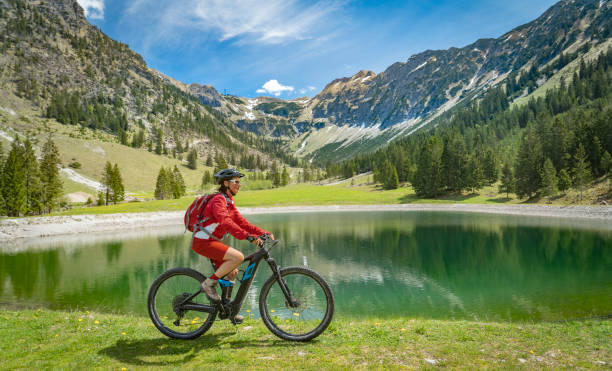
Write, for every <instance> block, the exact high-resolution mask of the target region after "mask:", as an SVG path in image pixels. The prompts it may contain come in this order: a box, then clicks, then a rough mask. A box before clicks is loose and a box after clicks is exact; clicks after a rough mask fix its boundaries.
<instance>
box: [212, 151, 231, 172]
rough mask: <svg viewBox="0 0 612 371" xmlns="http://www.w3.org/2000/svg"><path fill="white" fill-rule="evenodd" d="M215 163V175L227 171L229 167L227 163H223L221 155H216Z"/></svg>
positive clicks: (223, 159)
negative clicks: (220, 171)
mask: <svg viewBox="0 0 612 371" xmlns="http://www.w3.org/2000/svg"><path fill="white" fill-rule="evenodd" d="M215 162H216V164H217V166H216V167H215V173H216V172H218V171H219V170H223V169H227V168H228V167H229V166H227V162H226V161H225V158H224V157H223V156H221V155H217V158H216V160H215Z"/></svg>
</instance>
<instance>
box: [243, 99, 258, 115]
mask: <svg viewBox="0 0 612 371" xmlns="http://www.w3.org/2000/svg"><path fill="white" fill-rule="evenodd" d="M256 105H257V99H249V104H247V105H246V106H245V108H246V109H247V110H246V112H245V113H244V119H246V120H255V114H254V113H253V107H255V106H256Z"/></svg>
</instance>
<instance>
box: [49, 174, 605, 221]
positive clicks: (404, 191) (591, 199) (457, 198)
mask: <svg viewBox="0 0 612 371" xmlns="http://www.w3.org/2000/svg"><path fill="white" fill-rule="evenodd" d="M370 182H371V175H365V176H360V177H356V178H355V181H353V182H352V181H351V179H349V180H345V181H342V182H341V183H340V184H335V185H327V186H325V185H318V184H312V183H309V184H303V183H302V184H292V185H289V186H287V187H281V188H273V189H265V190H255V191H241V192H240V193H239V194H238V195H237V196H236V203H237V204H238V206H239V207H283V206H299V205H304V206H313V205H323V206H324V205H385V204H387V205H388V204H409V203H428V204H432V203H447V204H448V203H462V204H506V205H512V204H525V203H529V204H538V203H539V204H549V200H548V198H541V199H531V200H525V199H523V200H521V199H517V198H516V196H514V195H512V194H510V197H509V198H506V195H505V194H500V193H499V192H498V190H497V185H493V186H488V187H484V188H483V189H481V190H480V191H479V192H478V193H462V194H451V195H445V196H441V197H438V198H419V197H417V196H416V194H415V193H414V190H413V189H412V188H411V187H410V186H408V185H404V186H403V187H401V188H398V189H394V190H390V191H385V190H382V189H381V188H380V186H379V185H375V184H372V183H370ZM352 183H354V184H352ZM609 187H610V186H609V182H608V180H606V179H599V180H597V181H595V182H593V183H592V184H591V185H590V186H589V187H588V188H587V189H586V190H585V192H584V195H583V199H582V200H580V199H579V193H580V192H579V191H578V190H576V189H571V190H569V191H567V192H566V193H564V194H560V195H558V196H556V197H552V199H551V201H550V203H551V204H554V205H593V204H595V203H596V200H597V199H598V198H599V197H604V198H607V199H610V198H611V197H612V192H611V191H610V188H609ZM208 191H209V192H212V191H214V189H210V190H208ZM193 199H194V195H189V196H185V197H183V198H181V199H178V200H151V201H145V202H127V203H120V204H117V205H109V206H95V207H86V208H76V207H75V208H73V209H70V210H67V211H64V212H62V213H59V214H58V213H56V214H54V215H82V214H113V213H133V212H152V211H176V210H181V211H182V210H186V209H187V207H188V206H189V205H190V204H191V202H192V201H193Z"/></svg>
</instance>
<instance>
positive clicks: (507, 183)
mask: <svg viewBox="0 0 612 371" xmlns="http://www.w3.org/2000/svg"><path fill="white" fill-rule="evenodd" d="M499 192H502V193H505V194H506V198H509V196H510V193H514V173H513V172H512V168H511V167H510V164H509V163H505V164H504V167H503V168H502V176H501V184H500V185H499Z"/></svg>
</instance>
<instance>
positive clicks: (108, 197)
mask: <svg viewBox="0 0 612 371" xmlns="http://www.w3.org/2000/svg"><path fill="white" fill-rule="evenodd" d="M102 185H103V186H104V190H105V194H104V201H105V205H108V204H109V203H110V202H111V201H112V200H113V165H112V164H111V163H110V161H106V164H105V165H104V172H103V173H102Z"/></svg>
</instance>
